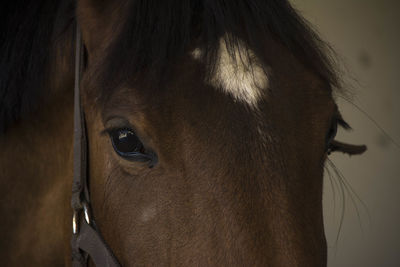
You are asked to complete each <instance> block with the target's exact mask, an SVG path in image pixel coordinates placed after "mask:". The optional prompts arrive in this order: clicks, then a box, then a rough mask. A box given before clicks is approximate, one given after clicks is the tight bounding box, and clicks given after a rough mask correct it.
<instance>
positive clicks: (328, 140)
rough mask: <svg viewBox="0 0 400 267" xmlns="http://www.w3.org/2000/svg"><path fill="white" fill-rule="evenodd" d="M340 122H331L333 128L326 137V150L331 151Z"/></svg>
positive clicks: (335, 120) (334, 120)
mask: <svg viewBox="0 0 400 267" xmlns="http://www.w3.org/2000/svg"><path fill="white" fill-rule="evenodd" d="M337 127H338V120H337V119H333V120H332V122H331V127H330V128H329V131H328V133H327V135H326V150H329V148H330V145H331V143H332V141H333V140H334V139H335V137H336V134H337Z"/></svg>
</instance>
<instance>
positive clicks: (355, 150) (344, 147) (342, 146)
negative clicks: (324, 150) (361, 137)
mask: <svg viewBox="0 0 400 267" xmlns="http://www.w3.org/2000/svg"><path fill="white" fill-rule="evenodd" d="M366 150H367V146H366V145H351V144H346V143H342V142H339V141H336V140H334V141H332V143H331V145H330V149H329V153H332V152H335V151H339V152H342V153H345V154H348V155H350V156H352V155H361V154H362V153H364V152H365V151H366Z"/></svg>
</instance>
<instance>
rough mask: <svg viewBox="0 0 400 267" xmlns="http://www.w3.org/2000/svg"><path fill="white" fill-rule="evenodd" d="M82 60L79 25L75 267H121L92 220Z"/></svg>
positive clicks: (73, 259)
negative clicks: (82, 96)
mask: <svg viewBox="0 0 400 267" xmlns="http://www.w3.org/2000/svg"><path fill="white" fill-rule="evenodd" d="M82 60H83V44H82V40H81V32H80V29H79V25H78V23H77V25H76V51H75V86H74V153H73V156H74V159H73V163H74V177H73V183H72V196H71V206H72V209H73V211H74V215H73V219H72V220H73V222H72V226H73V234H72V238H71V249H72V266H73V267H84V266H87V264H88V258H89V257H90V258H91V259H92V260H93V262H94V264H95V265H96V266H97V267H100V266H105V267H118V266H120V264H119V263H118V261H117V259H116V258H115V256H114V255H113V253H112V251H111V250H110V249H109V247H108V246H107V244H106V243H105V242H104V239H103V238H102V236H101V234H100V232H99V230H98V228H97V227H96V224H95V222H94V220H93V218H91V212H90V198H89V184H88V162H87V149H88V148H87V134H86V124H85V116H84V112H83V110H82V105H81V98H80V81H81V75H82V71H83V67H82ZM82 215H84V216H82Z"/></svg>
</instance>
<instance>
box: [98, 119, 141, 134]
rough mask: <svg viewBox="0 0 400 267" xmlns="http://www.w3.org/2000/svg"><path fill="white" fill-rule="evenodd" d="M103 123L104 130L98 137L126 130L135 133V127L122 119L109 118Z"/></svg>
mask: <svg viewBox="0 0 400 267" xmlns="http://www.w3.org/2000/svg"><path fill="white" fill-rule="evenodd" d="M104 121H105V122H104V123H103V124H104V130H102V131H101V132H100V135H105V134H110V132H112V131H114V130H118V129H127V130H131V131H133V132H134V133H136V131H135V127H133V125H132V124H131V123H130V122H129V121H128V120H127V119H125V118H124V117H120V116H111V117H108V118H107V119H105V120H104Z"/></svg>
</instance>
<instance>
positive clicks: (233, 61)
mask: <svg viewBox="0 0 400 267" xmlns="http://www.w3.org/2000/svg"><path fill="white" fill-rule="evenodd" d="M226 40H227V39H226V37H222V38H221V39H220V42H219V48H218V55H217V58H216V62H215V67H214V70H213V72H212V74H211V76H210V77H208V78H207V80H206V82H207V83H209V84H210V85H211V86H213V87H214V88H216V89H217V90H221V91H222V92H224V93H226V94H228V95H230V96H231V97H233V98H234V100H235V101H239V102H241V103H243V104H245V105H248V106H249V107H250V108H252V109H258V103H259V101H260V100H261V99H262V98H263V96H264V95H265V92H266V90H267V89H268V86H269V80H268V74H267V71H266V68H265V67H263V65H262V64H261V61H260V59H259V58H258V57H257V56H256V55H255V54H254V52H253V51H252V50H251V49H250V48H248V47H247V46H246V45H245V43H244V42H242V41H238V42H237V43H236V44H235V45H234V46H232V48H230V49H228V47H227V41H226ZM202 53H203V52H202V50H201V49H200V48H196V49H194V50H193V51H192V57H193V58H194V59H195V60H201V57H202Z"/></svg>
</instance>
